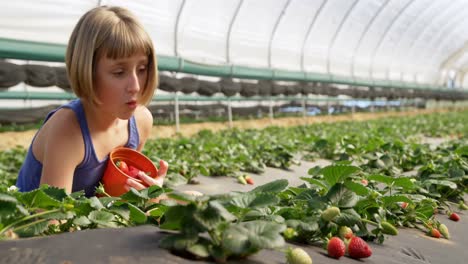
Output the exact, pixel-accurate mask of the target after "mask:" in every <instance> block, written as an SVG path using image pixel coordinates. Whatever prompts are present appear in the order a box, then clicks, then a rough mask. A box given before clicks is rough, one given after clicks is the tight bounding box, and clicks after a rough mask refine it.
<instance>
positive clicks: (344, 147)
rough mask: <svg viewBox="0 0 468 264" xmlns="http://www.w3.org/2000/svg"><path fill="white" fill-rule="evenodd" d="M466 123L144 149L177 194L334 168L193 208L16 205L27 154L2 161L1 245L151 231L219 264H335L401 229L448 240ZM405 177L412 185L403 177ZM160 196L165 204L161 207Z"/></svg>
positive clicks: (280, 132)
mask: <svg viewBox="0 0 468 264" xmlns="http://www.w3.org/2000/svg"><path fill="white" fill-rule="evenodd" d="M466 116H467V115H466V113H463V112H454V113H445V114H431V115H425V116H418V117H408V118H392V119H388V120H387V119H386V120H378V121H368V122H343V123H334V124H319V125H311V126H306V127H296V128H278V127H274V128H268V129H265V130H260V131H258V130H247V131H238V130H233V131H223V132H220V133H212V132H209V131H203V132H201V133H199V134H198V135H197V136H196V137H193V138H177V139H173V140H158V141H152V142H149V143H148V146H147V149H146V154H147V155H148V156H149V157H151V158H152V159H153V160H154V161H155V162H156V161H157V159H159V158H163V159H166V160H168V161H169V163H170V164H171V171H170V172H171V175H170V176H171V177H173V179H172V184H173V185H175V183H177V180H174V179H177V178H178V179H186V180H187V179H191V178H193V177H195V176H196V175H198V174H205V175H212V176H223V175H228V176H236V175H237V174H239V173H240V172H241V171H253V172H262V171H263V169H264V167H265V166H271V167H279V168H288V167H289V166H290V165H291V164H292V163H293V162H297V161H296V160H295V158H297V157H298V155H301V156H302V157H303V158H307V159H313V158H328V159H331V160H333V164H332V165H330V166H326V167H318V166H317V167H314V168H310V170H309V172H308V175H307V176H305V177H302V179H303V181H304V183H303V184H302V185H300V186H289V184H288V181H287V179H283V180H278V181H274V182H270V183H268V184H265V185H262V186H257V187H256V188H255V189H253V190H252V191H249V192H230V193H225V194H221V195H203V196H200V197H195V196H191V195H188V194H184V193H179V192H177V191H174V190H172V189H170V188H168V187H167V186H166V187H165V188H164V189H161V188H159V187H156V186H153V187H150V188H148V189H145V190H142V191H136V190H133V189H131V190H130V191H129V192H128V193H126V194H124V195H123V196H121V197H109V196H107V195H106V194H105V192H104V190H103V188H102V187H100V188H98V190H97V193H98V194H99V197H91V198H86V197H84V195H83V193H82V192H78V193H73V194H66V193H65V192H64V191H63V190H60V189H57V188H51V187H47V186H42V187H41V188H40V189H38V190H34V191H32V192H28V193H20V192H18V191H17V190H15V188H11V187H9V186H11V185H12V183H13V182H14V178H15V177H16V175H15V173H17V171H18V169H19V166H20V164H21V162H22V159H23V158H24V150H23V149H12V150H10V151H6V152H0V173H1V175H0V176H1V178H0V180H1V182H0V208H1V209H0V237H2V238H14V237H18V236H20V237H23V236H37V235H50V234H56V233H61V232H67V231H74V230H80V229H87V228H100V227H126V226H133V225H140V224H154V225H156V226H159V227H160V228H162V229H164V230H168V231H170V234H168V235H166V236H165V238H164V239H163V241H162V242H161V246H162V247H164V248H167V249H170V250H171V251H173V252H176V253H179V254H182V255H184V256H190V257H193V258H202V259H208V258H210V259H214V260H216V261H218V262H224V261H226V260H227V259H230V258H242V257H247V256H249V255H251V254H255V253H256V252H258V251H259V250H262V249H266V248H273V249H278V248H283V247H284V246H285V240H286V241H294V242H297V243H305V244H311V245H317V246H323V247H325V248H327V249H328V250H329V251H328V254H329V255H330V256H332V257H337V258H339V257H340V256H342V255H343V254H344V252H343V253H342V247H341V246H342V245H341V244H340V243H335V242H336V241H338V239H340V240H341V239H343V240H344V241H345V242H347V243H349V245H348V246H347V248H348V254H349V255H350V256H351V257H355V258H362V257H366V256H370V254H371V252H370V251H369V250H370V248H368V246H367V244H366V242H364V240H366V241H374V242H378V243H383V242H384V240H385V239H386V236H388V235H397V234H398V229H397V227H403V226H404V227H411V228H418V229H420V230H422V231H424V232H427V233H428V234H430V235H432V236H434V237H437V232H439V236H440V235H441V234H442V235H443V236H444V237H445V238H450V233H449V231H448V228H447V227H446V226H445V225H443V224H441V223H440V222H439V221H438V220H437V219H436V218H435V216H436V214H437V212H440V213H446V214H448V215H449V216H450V218H451V219H453V220H455V219H456V213H455V211H456V210H463V209H466V205H465V202H464V200H463V197H464V194H466V193H467V192H468V190H467V187H466V186H467V184H468V176H467V174H468V144H467V141H466V135H467V130H468V128H467V126H468V125H467V124H468V122H466V121H468V120H466V119H467V117H466ZM434 131H435V132H434ZM421 135H425V136H432V137H444V136H445V137H449V140H448V141H447V142H445V143H443V144H441V145H440V146H438V147H436V148H434V147H431V146H430V145H429V144H421V143H418V138H419V137H420V136H421ZM243 159H246V160H245V161H244V160H243ZM249 163H250V164H249ZM408 171H412V172H413V173H410V174H403V173H404V172H408ZM192 174H193V175H192ZM161 195H166V196H167V197H169V198H170V199H163V200H161V201H158V202H156V200H155V199H156V198H157V197H160V196H161ZM454 213H455V215H454ZM350 234H352V235H350ZM358 237H359V238H360V239H361V240H362V239H364V240H362V242H361V241H360V240H358V239H357V238H358ZM329 241H330V242H331V241H333V242H331V243H329ZM354 241H356V242H354ZM343 243H344V242H343ZM335 244H337V245H338V246H336V247H334V246H332V245H335ZM330 248H331V251H330ZM336 248H337V249H339V250H337V249H336ZM334 249H335V250H334ZM351 249H352V250H351ZM288 252H289V253H288V256H291V255H294V254H293V253H291V252H293V251H292V250H291V251H288Z"/></svg>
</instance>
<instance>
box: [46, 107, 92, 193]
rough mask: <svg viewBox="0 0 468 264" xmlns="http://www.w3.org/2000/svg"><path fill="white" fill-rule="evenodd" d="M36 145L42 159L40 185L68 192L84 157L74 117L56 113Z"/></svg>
mask: <svg viewBox="0 0 468 264" xmlns="http://www.w3.org/2000/svg"><path fill="white" fill-rule="evenodd" d="M43 129H44V130H43V131H41V132H42V135H40V142H38V143H39V145H38V146H37V147H38V148H37V149H38V150H39V152H40V156H41V160H42V164H43V167H42V176H41V182H40V183H41V184H48V185H50V186H55V187H58V188H64V189H65V190H66V191H67V192H68V193H71V190H72V185H73V175H74V172H75V168H76V167H77V166H78V164H80V163H81V161H82V160H83V157H84V142H83V136H82V135H81V129H80V125H79V123H78V121H77V119H76V116H75V114H74V113H73V112H72V111H71V110H69V109H61V110H59V111H57V112H56V113H55V114H54V115H53V116H52V117H51V118H50V120H49V121H47V123H46V125H45V126H44V127H43Z"/></svg>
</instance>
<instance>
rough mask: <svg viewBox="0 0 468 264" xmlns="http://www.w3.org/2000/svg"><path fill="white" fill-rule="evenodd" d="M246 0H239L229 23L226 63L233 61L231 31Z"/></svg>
mask: <svg viewBox="0 0 468 264" xmlns="http://www.w3.org/2000/svg"><path fill="white" fill-rule="evenodd" d="M243 2H244V0H239V3H238V4H237V7H236V10H235V11H234V14H233V15H232V19H231V22H230V23H229V28H228V33H227V35H226V63H228V64H230V63H231V53H230V51H231V32H232V27H233V25H234V22H235V21H236V19H237V15H238V14H239V11H240V9H241V7H242V4H243Z"/></svg>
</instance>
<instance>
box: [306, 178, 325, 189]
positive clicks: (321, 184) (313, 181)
mask: <svg viewBox="0 0 468 264" xmlns="http://www.w3.org/2000/svg"><path fill="white" fill-rule="evenodd" d="M301 180H303V181H306V182H308V183H310V184H312V185H317V186H319V187H321V188H322V189H325V190H328V189H329V188H330V187H329V186H328V183H327V182H325V181H322V180H319V179H314V178H307V177H301Z"/></svg>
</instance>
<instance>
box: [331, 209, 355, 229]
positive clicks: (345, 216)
mask: <svg viewBox="0 0 468 264" xmlns="http://www.w3.org/2000/svg"><path fill="white" fill-rule="evenodd" d="M360 221H361V217H360V216H359V214H358V213H357V212H356V211H355V210H354V209H347V210H341V213H340V215H338V216H337V217H335V219H333V222H335V223H336V224H337V225H340V226H354V225H355V224H357V223H358V222H360Z"/></svg>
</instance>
